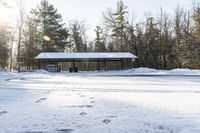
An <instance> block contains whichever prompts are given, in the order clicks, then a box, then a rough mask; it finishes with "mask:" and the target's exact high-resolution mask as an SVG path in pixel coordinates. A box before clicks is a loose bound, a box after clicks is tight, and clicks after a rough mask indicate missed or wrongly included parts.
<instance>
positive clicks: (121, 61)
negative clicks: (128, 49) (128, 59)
mask: <svg viewBox="0 0 200 133" xmlns="http://www.w3.org/2000/svg"><path fill="white" fill-rule="evenodd" d="M120 63H121V70H123V59H121V60H120Z"/></svg>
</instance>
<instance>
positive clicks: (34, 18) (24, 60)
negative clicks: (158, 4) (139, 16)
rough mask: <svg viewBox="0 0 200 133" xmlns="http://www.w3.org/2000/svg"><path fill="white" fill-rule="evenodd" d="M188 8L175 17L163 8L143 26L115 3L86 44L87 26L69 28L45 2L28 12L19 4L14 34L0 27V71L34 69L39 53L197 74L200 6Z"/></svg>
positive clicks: (79, 24)
mask: <svg viewBox="0 0 200 133" xmlns="http://www.w3.org/2000/svg"><path fill="white" fill-rule="evenodd" d="M192 5H193V6H192V8H191V9H190V10H184V9H183V8H180V7H177V8H176V10H175V11H174V14H168V13H167V12H165V11H164V10H163V9H162V8H161V9H160V11H159V15H158V16H156V17H155V16H152V15H150V14H146V15H145V17H144V18H145V19H144V20H145V21H142V22H141V21H139V22H136V18H135V17H134V15H130V14H131V13H130V12H128V7H127V6H126V5H125V3H124V2H123V1H118V2H117V3H116V8H115V9H108V10H107V11H105V12H103V15H102V16H103V19H102V21H101V24H100V25H97V26H96V28H95V29H94V34H95V39H94V40H90V39H89V37H88V36H87V34H86V32H87V30H88V26H87V24H86V23H85V21H81V20H73V21H70V22H69V24H68V26H67V25H66V24H65V23H64V22H63V19H62V16H61V14H59V13H58V10H57V9H56V8H55V7H54V5H52V4H51V3H49V2H48V1H47V0H42V1H41V3H40V4H39V5H38V6H37V7H36V8H33V9H31V11H30V12H29V13H26V11H25V7H24V5H23V3H22V2H20V3H19V4H18V7H19V17H18V20H17V27H16V31H15V30H13V29H12V28H10V27H9V26H8V25H9V24H3V23H1V25H0V68H14V67H15V66H16V65H15V63H18V65H19V64H20V65H23V66H25V67H26V69H28V70H30V69H35V68H36V67H37V62H35V59H34V58H35V57H36V56H37V55H38V54H39V53H41V52H131V53H133V54H135V55H136V56H138V57H139V58H138V59H137V60H136V62H135V67H151V68H157V69H172V68H178V67H179V68H192V69H200V5H199V3H195V2H193V3H192ZM13 31H15V32H13ZM13 44H16V49H17V50H16V52H14V53H13V47H14V46H13Z"/></svg>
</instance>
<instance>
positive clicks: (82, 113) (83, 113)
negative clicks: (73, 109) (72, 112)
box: [79, 112, 87, 116]
mask: <svg viewBox="0 0 200 133" xmlns="http://www.w3.org/2000/svg"><path fill="white" fill-rule="evenodd" d="M79 115H81V116H85V115H87V113H86V112H81V113H80V114H79Z"/></svg>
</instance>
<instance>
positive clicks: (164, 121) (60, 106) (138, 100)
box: [0, 68, 200, 133]
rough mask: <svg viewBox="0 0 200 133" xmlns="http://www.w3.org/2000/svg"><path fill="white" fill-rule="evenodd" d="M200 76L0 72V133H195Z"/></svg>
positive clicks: (199, 121) (199, 127)
mask: <svg viewBox="0 0 200 133" xmlns="http://www.w3.org/2000/svg"><path fill="white" fill-rule="evenodd" d="M199 101H200V71H199V70H189V69H175V70H170V71H163V70H155V69H148V68H138V69H133V70H126V71H118V72H117V71H113V72H110V71H109V72H80V73H67V72H62V73H49V72H46V71H44V70H37V71H35V72H21V73H17V72H3V71H0V132H1V133H27V132H29V133H39V132H41V133H94V132H95V133H199V132H200V104H199Z"/></svg>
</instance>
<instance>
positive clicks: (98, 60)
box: [97, 59, 100, 72]
mask: <svg viewBox="0 0 200 133" xmlns="http://www.w3.org/2000/svg"><path fill="white" fill-rule="evenodd" d="M97 65H98V66H97V67H98V68H97V69H98V72H99V70H100V63H99V59H98V60H97Z"/></svg>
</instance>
